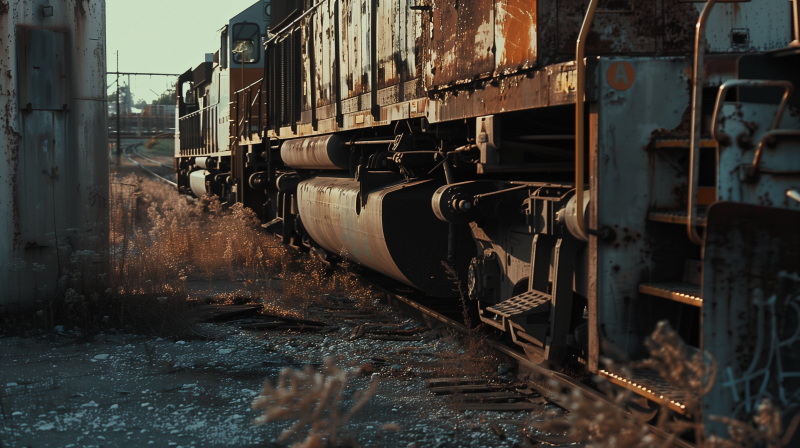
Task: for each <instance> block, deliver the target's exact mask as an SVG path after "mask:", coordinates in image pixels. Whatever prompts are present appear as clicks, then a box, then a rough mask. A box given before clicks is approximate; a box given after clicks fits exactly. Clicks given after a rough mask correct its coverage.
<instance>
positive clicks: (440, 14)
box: [425, 0, 458, 87]
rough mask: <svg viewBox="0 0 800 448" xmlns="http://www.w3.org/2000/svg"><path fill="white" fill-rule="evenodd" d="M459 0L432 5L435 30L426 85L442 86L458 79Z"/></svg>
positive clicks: (432, 31) (447, 0) (433, 30)
mask: <svg viewBox="0 0 800 448" xmlns="http://www.w3.org/2000/svg"><path fill="white" fill-rule="evenodd" d="M456 1H457V0H434V1H433V2H431V3H432V5H431V8H432V14H433V29H432V30H431V44H430V45H431V47H430V62H429V68H428V70H427V71H426V73H425V75H426V78H427V79H426V83H425V84H426V85H427V86H429V87H435V86H442V85H446V84H449V83H451V82H453V81H455V80H456V79H458V72H457V69H458V67H457V65H456V40H457V34H458V11H457V10H456V8H455V5H456Z"/></svg>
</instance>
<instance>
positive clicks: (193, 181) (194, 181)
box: [189, 170, 209, 198]
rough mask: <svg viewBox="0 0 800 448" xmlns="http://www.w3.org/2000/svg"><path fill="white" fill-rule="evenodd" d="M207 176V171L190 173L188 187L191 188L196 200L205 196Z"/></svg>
mask: <svg viewBox="0 0 800 448" xmlns="http://www.w3.org/2000/svg"><path fill="white" fill-rule="evenodd" d="M208 174H209V173H208V171H205V170H197V171H192V172H191V173H190V174H189V187H191V189H192V193H194V195H195V196H197V197H198V198H201V197H203V195H205V194H206V176H208Z"/></svg>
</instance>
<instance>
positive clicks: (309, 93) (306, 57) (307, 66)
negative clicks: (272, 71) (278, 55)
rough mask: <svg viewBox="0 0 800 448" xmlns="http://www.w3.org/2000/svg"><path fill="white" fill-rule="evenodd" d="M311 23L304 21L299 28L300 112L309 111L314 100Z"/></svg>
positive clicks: (307, 20)
mask: <svg viewBox="0 0 800 448" xmlns="http://www.w3.org/2000/svg"><path fill="white" fill-rule="evenodd" d="M311 21H312V19H311V18H308V19H304V20H303V24H302V25H301V27H300V42H301V45H300V76H302V79H303V82H302V84H301V86H300V92H301V100H300V110H302V111H310V110H311V108H312V105H313V102H314V100H315V99H316V98H315V95H316V92H315V91H314V85H313V84H312V83H313V81H314V73H312V67H313V63H312V58H313V57H314V55H313V54H312V50H313V39H312V36H311ZM313 62H316V59H314V60H313Z"/></svg>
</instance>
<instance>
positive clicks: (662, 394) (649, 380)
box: [597, 369, 690, 414]
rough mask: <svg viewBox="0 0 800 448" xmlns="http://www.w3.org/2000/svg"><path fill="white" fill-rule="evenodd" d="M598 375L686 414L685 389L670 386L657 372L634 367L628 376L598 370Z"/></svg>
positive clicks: (687, 395)
mask: <svg viewBox="0 0 800 448" xmlns="http://www.w3.org/2000/svg"><path fill="white" fill-rule="evenodd" d="M597 373H598V375H599V376H600V377H601V378H606V379H607V380H609V381H611V382H612V383H614V384H616V385H617V386H620V387H623V388H625V389H628V390H630V391H632V392H634V393H636V394H637V395H640V396H642V397H644V398H647V399H648V400H651V401H654V402H656V403H664V404H666V405H667V406H668V407H669V408H670V409H672V410H673V411H675V412H677V413H679V414H686V401H687V399H689V398H690V395H689V393H688V392H687V391H685V390H683V389H679V388H675V387H672V386H670V385H669V384H668V383H667V382H666V381H665V380H664V378H662V377H661V376H660V375H659V374H658V372H656V371H654V370H651V369H634V370H633V371H632V374H633V375H631V377H630V378H626V377H624V376H622V375H618V374H616V373H612V372H609V371H608V370H602V369H601V370H599V371H598V372H597Z"/></svg>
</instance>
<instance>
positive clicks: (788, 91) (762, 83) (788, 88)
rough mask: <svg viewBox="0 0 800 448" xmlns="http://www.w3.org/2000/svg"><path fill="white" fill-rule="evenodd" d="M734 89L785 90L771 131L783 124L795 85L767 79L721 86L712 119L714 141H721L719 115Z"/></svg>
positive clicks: (745, 80) (727, 82) (729, 82)
mask: <svg viewBox="0 0 800 448" xmlns="http://www.w3.org/2000/svg"><path fill="white" fill-rule="evenodd" d="M734 87H779V88H783V89H784V91H783V97H781V102H780V104H779V105H778V112H776V113H775V120H773V121H772V126H770V128H769V129H770V130H772V129H777V128H778V126H779V125H780V124H781V119H782V118H783V113H784V112H785V111H786V104H787V103H788V102H789V97H790V96H791V95H792V92H793V91H794V84H792V83H791V82H789V81H778V80H775V81H773V80H765V79H732V80H730V81H725V82H724V83H723V84H722V85H721V86H719V92H718V93H717V103H716V105H715V106H714V115H713V116H712V118H711V137H712V138H713V139H714V140H719V138H717V127H718V126H719V115H720V111H721V110H722V104H723V103H724V102H725V94H726V93H728V90H729V89H731V88H734Z"/></svg>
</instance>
